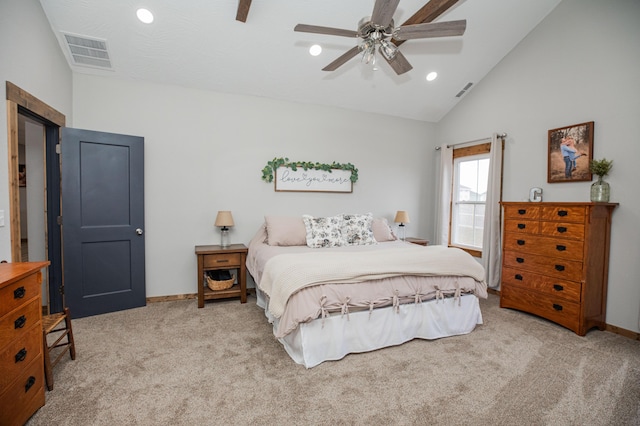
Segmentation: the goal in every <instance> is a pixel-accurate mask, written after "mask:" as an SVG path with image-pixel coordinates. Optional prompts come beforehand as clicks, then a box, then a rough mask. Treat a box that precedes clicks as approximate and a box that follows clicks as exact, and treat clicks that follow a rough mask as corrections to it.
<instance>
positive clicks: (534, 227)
mask: <svg viewBox="0 0 640 426" xmlns="http://www.w3.org/2000/svg"><path fill="white" fill-rule="evenodd" d="M502 205H503V208H504V235H503V242H502V244H503V246H502V248H503V250H502V283H501V289H500V306H501V307H503V308H513V309H518V310H521V311H525V312H529V313H532V314H535V315H538V316H541V317H544V318H546V319H548V320H551V321H554V322H556V323H558V324H560V325H562V326H564V327H567V328H568V329H570V330H573V331H574V332H576V333H577V334H579V335H580V336H584V335H585V334H586V332H587V331H588V330H589V329H591V328H593V327H598V328H599V329H600V330H603V329H604V327H605V320H606V308H607V276H608V264H609V240H610V230H611V213H612V212H613V209H614V208H615V207H616V206H617V205H618V204H616V203H514V202H503V203H502Z"/></svg>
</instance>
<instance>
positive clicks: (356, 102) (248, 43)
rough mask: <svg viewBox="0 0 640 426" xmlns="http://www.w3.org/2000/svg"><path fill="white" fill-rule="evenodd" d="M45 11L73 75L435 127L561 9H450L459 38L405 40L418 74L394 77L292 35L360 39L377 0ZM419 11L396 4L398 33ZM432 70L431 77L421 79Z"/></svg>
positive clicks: (550, 4)
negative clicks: (85, 48)
mask: <svg viewBox="0 0 640 426" xmlns="http://www.w3.org/2000/svg"><path fill="white" fill-rule="evenodd" d="M40 2H41V4H42V7H43V9H44V11H45V13H46V15H47V18H48V19H49V22H50V24H51V27H52V30H53V32H54V34H55V35H56V37H57V38H58V40H59V42H60V46H61V49H62V51H63V52H64V54H65V55H66V57H67V59H68V60H69V64H70V66H71V68H72V69H73V70H74V71H75V72H79V73H88V74H96V75H102V76H107V77H117V78H130V79H136V80H145V81H150V82H156V83H162V84H174V85H180V86H185V87H190V88H197V89H204V90H213V91H218V92H225V93H235V94H243V95H252V96H260V97H267V98H273V99H279V100H285V101H293V102H301V103H310V104H317V105H325V106H334V107H341V108H347V109H352V110H358V111H365V112H372V113H380V114H387V115H392V116H397V117H404V118H410V119H415V120H421V121H429V122H437V121H439V120H440V119H441V118H442V117H443V116H444V115H446V114H447V112H449V111H450V110H451V109H452V108H453V107H454V106H455V105H456V104H457V103H458V102H459V101H460V100H461V99H462V98H463V97H464V96H465V95H466V93H468V92H469V91H472V90H473V88H474V87H475V85H477V84H478V83H479V82H480V81H481V80H482V78H483V77H484V76H485V75H486V74H487V73H488V72H489V71H490V70H491V69H492V68H493V67H494V66H495V65H496V64H497V63H498V62H499V61H500V60H501V59H502V58H504V56H505V55H506V54H508V53H509V51H511V50H512V49H513V48H514V47H515V46H516V45H517V44H518V43H519V42H520V41H521V40H522V39H523V38H524V37H526V35H527V34H528V33H529V32H530V31H531V30H532V29H533V28H534V27H535V26H536V25H537V24H538V23H539V22H540V21H541V20H542V19H544V17H545V16H546V15H547V14H548V13H549V12H550V11H551V10H552V9H553V8H554V7H555V6H556V5H557V4H558V3H559V2H560V0H459V1H458V2H457V3H456V2H450V3H455V4H454V5H453V6H452V7H450V8H448V10H447V11H446V12H444V13H443V14H442V15H440V16H439V17H437V18H436V19H435V20H434V21H433V22H444V21H454V20H460V19H466V22H467V24H466V31H465V33H464V35H462V36H459V37H444V38H433V39H416V40H408V41H406V42H405V43H403V44H402V45H401V46H400V51H401V52H402V54H403V55H404V56H405V57H406V59H407V60H408V61H409V62H410V63H411V65H412V66H413V69H412V70H410V71H408V72H406V73H404V74H401V75H397V74H396V73H395V72H394V71H393V69H392V68H391V67H390V66H389V64H387V63H386V62H385V61H383V60H378V61H377V65H376V68H377V70H374V69H373V67H372V66H371V64H365V63H363V62H362V61H361V55H358V56H356V57H354V58H352V59H350V60H349V61H347V62H346V63H345V64H344V65H342V66H340V67H339V68H338V69H337V70H335V71H331V72H327V71H322V68H324V67H325V66H326V65H328V64H329V63H331V62H332V61H334V60H335V59H336V58H338V57H339V56H340V55H342V54H343V53H345V52H346V51H348V50H349V49H352V48H353V47H354V46H356V45H357V44H358V39H356V38H348V37H339V36H331V35H324V34H312V33H303V32H294V30H293V29H294V27H295V26H296V24H299V23H303V24H309V25H318V26H326V27H333V28H340V29H346V30H352V31H355V30H357V29H358V22H359V21H360V20H361V19H362V18H363V17H365V16H370V15H371V13H372V11H373V6H374V3H375V0H348V1H347V0H253V2H250V3H251V4H250V8H248V14H247V15H246V22H241V21H239V20H237V19H236V14H237V12H238V10H239V9H238V5H239V2H238V0H181V1H176V0H153V1H151V0H139V1H136V2H131V1H130V0H40ZM431 2H440V3H442V2H443V0H431ZM241 3H243V4H245V0H242V1H241ZM425 3H426V0H400V2H399V6H398V8H397V10H396V12H395V14H394V16H393V18H394V21H395V26H396V27H397V26H399V25H401V24H403V23H405V22H406V21H407V20H408V19H409V18H411V17H412V16H413V15H414V14H415V13H416V12H418V11H419V10H421V8H422V7H424V6H425ZM139 7H144V8H147V9H149V10H150V11H151V12H152V13H153V14H154V17H155V19H154V21H153V22H152V23H151V24H143V23H141V22H140V21H139V20H138V19H137V18H136V10H137V8H139ZM65 35H66V36H65ZM78 39H90V40H95V41H97V42H104V44H100V43H98V47H99V49H98V50H100V47H101V46H103V45H104V46H106V51H107V53H108V55H109V63H108V65H109V67H108V68H107V69H105V68H104V66H103V65H104V64H105V62H104V61H101V60H92V59H89V60H83V59H80V62H81V63H77V62H76V61H74V60H73V56H72V54H71V53H70V50H69V47H68V43H67V41H68V40H76V41H77V40H78ZM314 44H318V45H320V46H321V47H322V52H321V54H320V55H318V56H311V55H310V54H309V48H310V47H311V46H312V45H314ZM76 52H78V50H76ZM92 54H95V53H92ZM76 57H77V55H76ZM89 62H90V63H89ZM96 65H98V66H96ZM432 71H436V72H437V73H438V77H437V78H436V79H435V80H434V81H431V82H428V81H426V79H425V77H426V75H427V74H428V73H429V72H432ZM469 83H472V85H471V86H469ZM465 87H468V91H467V92H464V93H463V94H460V92H461V90H463V89H464V88H465ZM456 95H459V97H456Z"/></svg>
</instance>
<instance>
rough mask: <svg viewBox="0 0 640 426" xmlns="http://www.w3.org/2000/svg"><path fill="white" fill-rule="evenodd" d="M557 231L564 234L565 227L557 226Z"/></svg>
mask: <svg viewBox="0 0 640 426" xmlns="http://www.w3.org/2000/svg"><path fill="white" fill-rule="evenodd" d="M557 229H558V232H559V233H561V234H564V233H565V232H567V228H566V227H564V226H558V228H557Z"/></svg>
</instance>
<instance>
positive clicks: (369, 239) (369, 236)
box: [342, 213, 377, 246]
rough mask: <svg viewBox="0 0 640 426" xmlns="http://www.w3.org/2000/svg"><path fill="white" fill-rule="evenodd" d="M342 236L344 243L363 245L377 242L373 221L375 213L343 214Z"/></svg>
mask: <svg viewBox="0 0 640 426" xmlns="http://www.w3.org/2000/svg"><path fill="white" fill-rule="evenodd" d="M342 219H343V225H342V238H343V239H344V245H347V246H361V245H368V244H376V243H377V241H376V239H375V238H374V236H373V230H372V229H371V223H372V221H373V215H372V214H371V213H367V214H343V215H342Z"/></svg>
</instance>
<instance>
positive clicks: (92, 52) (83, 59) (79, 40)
mask: <svg viewBox="0 0 640 426" xmlns="http://www.w3.org/2000/svg"><path fill="white" fill-rule="evenodd" d="M63 34H64V39H65V41H66V42H67V47H68V48H69V53H70V54H71V59H72V60H73V63H74V64H75V65H81V66H86V67H94V68H103V69H109V70H110V69H113V68H112V67H111V59H110V58H109V52H108V51H107V41H106V40H100V39H96V38H90V37H85V36H77V35H73V34H65V33H63Z"/></svg>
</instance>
